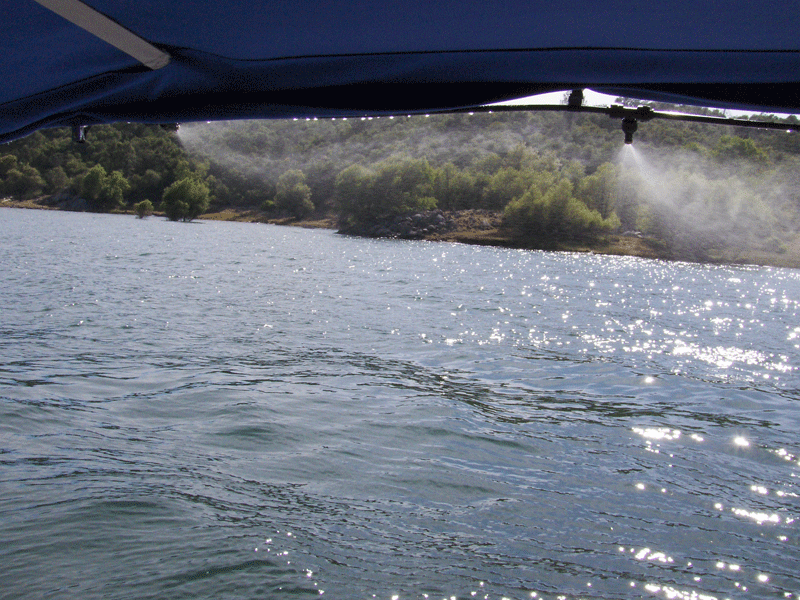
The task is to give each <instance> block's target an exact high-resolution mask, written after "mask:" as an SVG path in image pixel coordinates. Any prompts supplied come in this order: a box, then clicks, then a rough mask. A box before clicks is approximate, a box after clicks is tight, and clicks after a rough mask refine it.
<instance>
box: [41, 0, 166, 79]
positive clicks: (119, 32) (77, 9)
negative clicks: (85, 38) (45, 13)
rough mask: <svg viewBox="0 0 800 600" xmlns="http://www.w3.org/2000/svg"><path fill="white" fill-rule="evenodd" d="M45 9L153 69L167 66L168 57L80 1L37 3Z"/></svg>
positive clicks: (44, 1)
mask: <svg viewBox="0 0 800 600" xmlns="http://www.w3.org/2000/svg"><path fill="white" fill-rule="evenodd" d="M35 1H36V2H38V3H39V4H41V5H42V6H44V7H45V8H49V9H50V10H52V11H53V12H54V13H56V14H57V15H60V16H62V17H64V18H65V19H66V20H67V21H69V22H71V23H73V24H75V25H77V26H78V27H80V28H81V29H84V30H86V31H88V32H89V33H91V34H92V35H93V36H95V37H97V38H100V39H101V40H103V41H104V42H107V43H109V44H111V45H112V46H114V47H115V48H118V49H120V50H122V51H123V52H124V53H125V54H128V55H129V56H132V57H133V58H135V59H136V60H138V61H139V62H140V63H142V64H143V65H145V66H146V67H149V68H151V69H153V70H156V69H160V68H161V67H165V66H167V64H168V63H169V59H170V57H169V54H167V53H166V52H163V51H161V50H159V49H158V48H156V47H155V46H153V45H152V44H151V43H150V42H148V41H147V40H145V39H143V38H141V37H139V36H138V35H136V34H135V33H133V32H132V31H130V30H128V29H125V28H124V27H123V26H122V25H120V24H119V23H117V22H115V21H112V20H111V19H109V18H108V17H107V16H105V15H104V14H102V13H99V12H97V11H96V10H95V9H93V8H92V7H90V6H87V5H86V4H84V3H83V2H80V0H35Z"/></svg>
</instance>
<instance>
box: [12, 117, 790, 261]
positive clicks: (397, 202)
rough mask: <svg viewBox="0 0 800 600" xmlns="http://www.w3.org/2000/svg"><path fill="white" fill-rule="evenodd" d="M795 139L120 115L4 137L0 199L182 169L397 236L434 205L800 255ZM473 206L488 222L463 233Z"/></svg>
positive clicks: (226, 200) (496, 231)
mask: <svg viewBox="0 0 800 600" xmlns="http://www.w3.org/2000/svg"><path fill="white" fill-rule="evenodd" d="M798 140H800V138H798V136H797V134H789V133H784V132H770V131H762V130H754V129H743V128H731V127H721V126H716V127H715V126H709V125H700V124H689V123H679V122H659V121H652V122H649V123H646V124H643V125H642V126H641V127H640V129H639V132H638V133H637V136H636V141H635V146H633V148H631V147H630V146H623V144H622V134H621V132H620V131H619V123H618V122H617V120H612V119H609V118H607V117H604V116H597V115H576V114H554V113H526V112H520V113H502V114H486V113H482V114H474V115H466V114H464V115H438V116H437V115H433V116H430V117H425V116H414V117H395V118H389V117H384V118H374V119H362V120H352V119H351V120H342V119H339V120H319V121H316V120H301V121H243V122H224V123H210V124H205V123H203V124H188V125H184V126H182V127H181V129H180V131H179V132H178V133H177V134H176V133H174V132H172V131H167V130H164V129H162V128H159V127H153V126H143V125H115V126H109V127H96V128H93V129H92V130H91V131H90V133H89V136H88V142H87V143H86V144H75V143H73V142H71V140H70V138H69V134H68V132H66V131H63V130H49V131H44V132H39V133H36V134H34V135H32V136H30V137H28V138H26V139H24V140H19V141H17V142H14V143H12V144H9V145H7V146H5V147H4V148H3V149H2V150H0V195H4V196H8V197H10V198H13V199H15V200H18V201H19V200H25V199H28V200H31V199H36V202H37V203H38V204H50V205H53V206H57V207H60V208H68V209H73V210H98V211H108V210H130V209H131V208H132V207H133V205H134V204H135V203H137V202H142V201H143V200H151V202H152V204H154V205H156V207H158V205H159V203H160V202H161V200H162V198H164V197H165V196H164V194H165V190H166V189H167V188H169V187H170V186H172V187H173V192H175V193H177V192H176V191H175V189H174V188H175V187H176V186H177V183H178V182H181V181H184V182H185V181H186V180H188V181H192V182H196V184H197V185H195V186H194V188H193V189H195V192H196V193H198V194H200V196H202V198H200V199H199V200H202V202H201V203H200V204H198V205H197V206H198V207H199V208H198V210H199V211H200V212H205V213H206V214H211V213H216V214H226V215H228V216H229V217H230V216H231V215H238V216H237V218H247V219H250V220H273V221H280V222H287V221H301V222H312V221H319V220H320V219H327V221H326V222H327V223H331V222H335V223H336V225H337V226H338V227H340V228H341V229H343V230H344V231H347V232H350V233H355V234H366V235H376V234H377V235H399V236H401V237H404V236H403V234H402V232H400V233H398V231H397V230H396V229H393V228H392V227H393V225H392V223H394V222H397V221H398V219H404V218H405V219H407V218H408V217H409V216H410V215H414V214H417V213H426V211H427V212H429V211H433V210H438V211H442V214H445V215H447V217H446V218H447V219H448V222H449V223H450V225H449V226H448V227H449V231H447V232H443V231H436V232H429V233H428V234H424V235H422V237H430V238H438V239H459V240H462V241H473V242H479V243H483V242H485V243H501V244H503V245H514V246H519V247H543V248H578V249H595V250H603V249H604V248H606V249H608V248H610V247H612V246H614V245H615V244H616V245H618V246H619V245H620V244H621V246H623V247H625V248H628V250H629V251H631V252H633V253H642V252H643V250H642V249H641V248H639V247H640V246H642V242H638V241H634V240H646V245H647V247H649V248H650V249H651V251H655V250H653V249H657V250H658V255H659V256H663V257H668V258H679V259H688V260H710V261H727V262H759V263H767V264H785V265H791V266H798V265H800V243H799V241H800V238H799V237H798V232H799V231H800V180H799V177H800V176H798V173H800V169H798V166H800V141H798ZM186 185H188V184H186V183H185V184H184V187H186ZM193 185H194V184H193ZM173 195H175V194H174V193H173ZM200 209H202V210H200ZM470 211H471V213H474V212H475V211H482V212H483V213H486V214H489V215H491V218H490V219H489V220H490V221H491V223H492V224H493V227H491V228H489V229H488V230H487V229H486V228H485V227H478V228H477V229H467V230H465V229H464V227H465V226H464V222H465V220H464V219H459V218H458V217H457V215H458V214H460V213H464V214H470ZM171 214H172V213H171ZM198 214H199V212H198ZM440 218H444V217H440ZM494 225H496V227H495V226H494ZM415 231H416V230H415ZM376 232H383V233H376ZM623 234H627V235H623ZM405 237H420V235H419V231H416V234H415V236H405ZM615 240H616V242H615ZM637 248H638V249H637Z"/></svg>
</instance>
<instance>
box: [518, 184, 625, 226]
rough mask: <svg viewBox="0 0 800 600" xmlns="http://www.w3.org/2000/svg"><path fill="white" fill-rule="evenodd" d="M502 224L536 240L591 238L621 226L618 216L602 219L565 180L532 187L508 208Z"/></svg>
mask: <svg viewBox="0 0 800 600" xmlns="http://www.w3.org/2000/svg"><path fill="white" fill-rule="evenodd" d="M503 222H504V225H505V226H506V227H508V228H509V229H511V230H512V231H514V232H515V233H516V234H517V235H518V236H519V237H521V238H527V239H534V240H543V239H558V238H591V237H593V236H595V235H597V234H598V233H601V232H605V231H612V230H614V229H616V228H618V227H619V219H618V218H617V217H616V215H614V214H612V216H610V217H609V218H608V219H603V218H602V217H601V216H600V213H599V212H598V211H597V210H594V209H590V208H589V207H588V206H586V204H584V203H583V202H581V201H580V200H578V199H577V198H575V196H573V194H572V184H571V183H570V182H569V180H567V179H563V178H562V179H560V180H558V181H556V182H555V183H554V184H553V185H550V186H541V185H532V186H531V187H530V188H529V189H528V191H527V192H525V194H523V195H522V196H521V197H520V198H518V199H516V200H513V201H511V202H510V203H509V204H508V206H506V209H505V211H504V213H503Z"/></svg>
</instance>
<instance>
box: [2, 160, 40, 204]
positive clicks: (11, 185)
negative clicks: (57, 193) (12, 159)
mask: <svg viewBox="0 0 800 600" xmlns="http://www.w3.org/2000/svg"><path fill="white" fill-rule="evenodd" d="M0 185H1V186H2V187H0V191H2V192H3V193H4V194H9V195H11V196H14V197H15V198H35V197H36V196H40V195H41V194H42V190H44V188H45V186H46V185H47V184H46V183H45V181H44V179H42V176H41V175H40V174H39V171H38V170H37V169H36V167H32V166H31V165H28V164H24V163H23V164H18V165H17V166H16V167H14V168H11V169H9V171H8V172H7V173H6V174H5V177H4V178H3V180H2V181H1V182H0Z"/></svg>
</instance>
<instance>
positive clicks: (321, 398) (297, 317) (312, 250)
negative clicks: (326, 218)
mask: <svg viewBox="0 0 800 600" xmlns="http://www.w3.org/2000/svg"><path fill="white" fill-rule="evenodd" d="M0 231H2V233H3V240H4V248H5V252H4V258H3V267H4V268H3V270H2V274H1V275H0V277H2V285H0V305H2V307H3V309H2V310H3V318H2V322H1V323H0V411H2V412H1V413H0V428H2V429H0V431H2V436H0V461H2V470H1V471H0V472H1V473H2V475H0V514H2V519H1V520H0V539H2V540H3V542H4V543H3V544H2V545H0V560H1V561H2V563H1V564H2V565H3V567H2V572H3V578H2V580H3V583H2V584H0V597H2V598H17V597H21V596H27V597H37V598H61V597H65V596H70V597H73V596H74V597H85V598H190V597H191V598H196V597H208V598H283V597H287V596H296V595H300V596H307V597H310V596H313V597H319V596H321V595H322V596H324V597H328V598H348V599H349V598H373V597H375V598H386V599H389V598H393V597H396V598H398V600H399V599H401V598H452V597H455V598H472V597H474V598H486V599H489V598H492V599H495V598H497V599H499V598H502V597H507V598H558V597H564V598H630V597H656V598H687V599H688V598H698V597H706V598H719V599H723V598H736V597H741V598H745V597H746V598H750V597H758V598H761V597H765V598H769V597H775V598H796V597H797V594H798V593H800V586H799V585H798V578H797V575H796V573H797V572H798V568H797V567H798V562H799V561H798V557H799V556H800V552H799V551H798V544H799V543H800V539H798V533H797V531H798V530H797V527H798V523H797V519H798V510H799V509H800V501H798V493H800V492H798V486H797V477H798V472H799V471H798V470H799V469H800V462H799V461H800V459H798V455H800V444H798V437H797V431H798V429H799V428H798V425H799V424H800V419H798V416H799V415H798V410H797V402H798V396H799V395H800V392H799V391H798V390H800V375H799V374H798V357H800V339H798V338H799V337H800V326H798V323H800V319H798V314H799V313H800V310H799V309H800V306H799V304H800V275H798V272H797V271H791V270H781V269H768V268H755V267H713V266H702V265H691V264H670V263H663V262H656V261H645V260H639V259H632V258H612V257H600V256H592V255H572V254H554V253H551V254H548V253H541V252H529V251H514V250H503V249H493V248H476V247H468V246H461V245H454V244H430V243H419V242H413V243H406V242H390V241H374V240H360V239H351V238H346V237H342V236H337V235H334V234H333V233H331V232H327V231H304V230H295V229H288V228H278V227H270V226H258V225H244V224H230V223H196V224H189V225H185V224H173V223H167V222H164V221H161V220H158V219H150V220H146V221H137V220H135V219H133V218H128V217H112V216H98V215H81V214H65V213H42V212H33V211H30V212H26V211H15V210H10V209H8V210H4V211H2V213H0Z"/></svg>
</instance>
